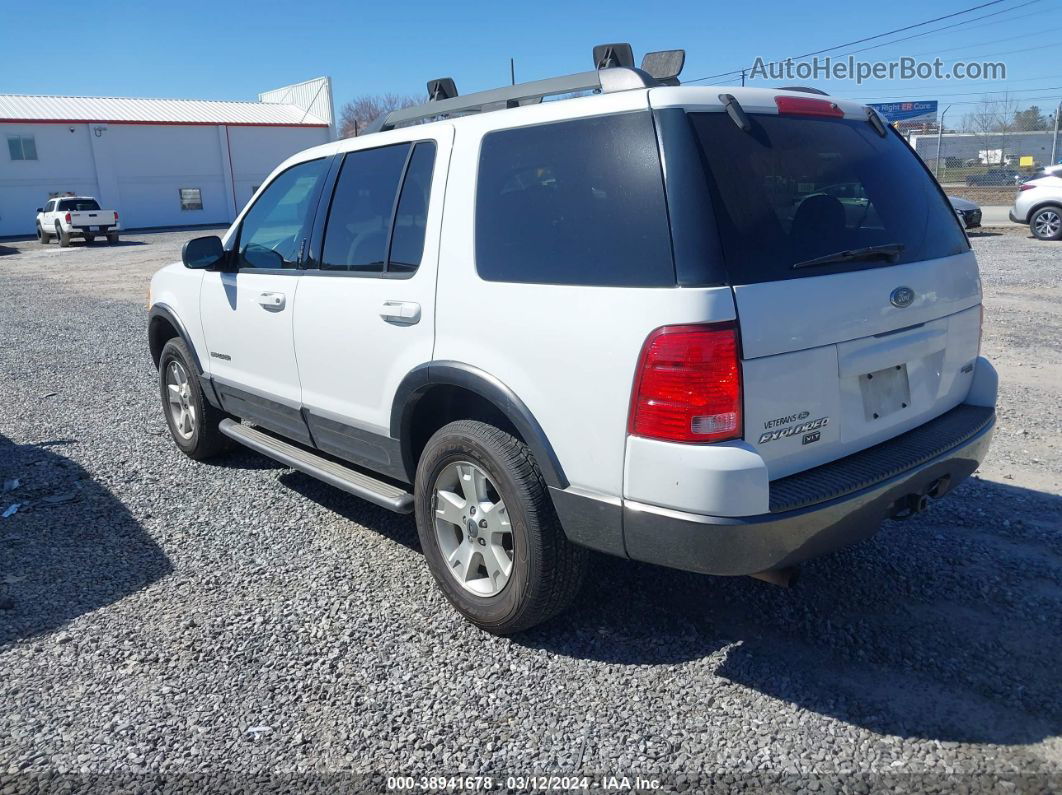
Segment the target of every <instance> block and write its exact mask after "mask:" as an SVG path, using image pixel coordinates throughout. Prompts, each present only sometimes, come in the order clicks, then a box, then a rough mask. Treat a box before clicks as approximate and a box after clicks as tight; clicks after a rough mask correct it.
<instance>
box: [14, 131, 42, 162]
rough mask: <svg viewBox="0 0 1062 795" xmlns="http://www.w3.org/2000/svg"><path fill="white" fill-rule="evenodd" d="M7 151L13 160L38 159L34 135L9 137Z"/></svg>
mask: <svg viewBox="0 0 1062 795" xmlns="http://www.w3.org/2000/svg"><path fill="white" fill-rule="evenodd" d="M7 149H8V152H9V153H10V155H11V159H12V160H36V159H37V142H36V141H35V140H34V138H33V136H32V135H9V136H8V137H7Z"/></svg>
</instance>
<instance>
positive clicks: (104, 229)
mask: <svg viewBox="0 0 1062 795" xmlns="http://www.w3.org/2000/svg"><path fill="white" fill-rule="evenodd" d="M97 230H98V231H97ZM117 231H118V225H117V224H85V225H84V226H72V227H70V234H72V235H84V234H86V233H87V234H90V235H106V234H110V233H113V232H117Z"/></svg>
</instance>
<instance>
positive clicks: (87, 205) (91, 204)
mask: <svg viewBox="0 0 1062 795" xmlns="http://www.w3.org/2000/svg"><path fill="white" fill-rule="evenodd" d="M59 209H60V210H61V211H63V212H67V213H69V212H91V211H92V210H98V209H100V205H99V203H98V202H97V201H96V200H95V199H60V201H59Z"/></svg>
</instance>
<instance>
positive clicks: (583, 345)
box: [435, 92, 734, 496]
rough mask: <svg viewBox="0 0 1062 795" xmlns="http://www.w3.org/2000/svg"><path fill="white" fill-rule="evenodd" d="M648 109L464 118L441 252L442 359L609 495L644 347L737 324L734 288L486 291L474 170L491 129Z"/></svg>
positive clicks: (636, 105)
mask: <svg viewBox="0 0 1062 795" xmlns="http://www.w3.org/2000/svg"><path fill="white" fill-rule="evenodd" d="M591 103H593V104H591ZM588 108H593V112H588V111H587V109H588ZM645 108H647V102H646V94H645V92H625V93H622V94H615V95H608V96H606V97H589V98H586V99H574V100H569V101H566V102H558V103H543V104H542V105H539V106H535V107H531V108H519V109H514V110H511V111H507V112H506V113H504V114H484V115H483V116H482V117H477V118H475V119H468V120H463V123H461V124H460V125H456V128H457V129H456V132H455V140H454V148H453V154H452V160H451V168H450V178H449V185H448V191H447V198H446V220H445V223H444V229H443V234H442V241H441V251H440V265H439V282H438V293H437V306H436V346H435V358H436V359H439V360H456V361H460V362H465V363H467V364H470V365H474V366H476V367H478V368H480V369H482V370H485V371H486V372H488V373H490V374H491V375H493V376H495V377H496V378H498V379H499V380H500V381H502V382H503V383H504V384H506V385H507V386H508V387H509V388H510V389H512V390H513V391H514V392H515V393H516V394H517V395H518V396H519V397H520V398H521V399H522V400H523V401H524V403H525V404H526V405H527V407H528V409H529V410H530V411H531V413H532V414H533V415H534V416H535V418H536V419H537V420H538V422H539V424H540V425H541V426H542V428H543V430H544V431H545V433H546V436H547V437H548V439H549V441H550V444H551V445H552V446H553V449H554V452H555V453H556V455H557V458H558V460H559V461H560V464H561V466H562V468H563V469H564V473H565V475H566V476H567V478H568V480H569V481H570V482H571V484H572V485H573V486H577V487H580V488H582V489H587V490H590V491H593V492H598V493H603V494H607V495H612V496H620V495H621V493H622V488H623V464H624V450H625V445H626V441H627V413H628V408H629V405H630V395H631V386H632V383H633V379H634V371H635V366H636V364H637V360H638V356H639V354H640V352H641V348H642V344H643V342H644V341H645V338H646V337H647V336H648V335H649V333H650V332H651V331H652V330H653V329H655V328H658V327H660V326H663V325H668V324H673V323H695V322H706V321H723V320H730V319H733V318H734V305H733V297H732V294H731V292H730V289H729V288H725V287H723V288H696V289H677V288H652V289H640V288H615V287H584V286H567V285H543V284H512V283H505V282H489V281H484V280H483V279H481V278H480V277H479V275H478V274H477V272H476V267H475V261H474V252H475V229H474V224H475V203H476V171H477V167H478V160H479V149H480V141H481V139H482V136H483V135H484V134H485V133H486V132H489V131H490V130H492V129H495V128H499V127H501V126H504V127H506V128H508V127H513V126H521V125H522V124H532V123H536V124H537V123H542V122H546V121H553V120H560V119H566V118H575V117H579V116H588V115H596V114H598V113H613V112H622V111H629V110H640V109H645Z"/></svg>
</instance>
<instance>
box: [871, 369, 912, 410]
mask: <svg viewBox="0 0 1062 795" xmlns="http://www.w3.org/2000/svg"><path fill="white" fill-rule="evenodd" d="M859 390H860V392H861V393H862V395H863V413H864V415H865V417H866V420H867V422H874V421H875V420H880V419H883V418H884V417H888V416H889V415H890V414H895V413H896V412H897V411H902V410H903V409H905V408H907V407H908V406H910V405H911V385H910V382H909V381H908V380H907V365H906V364H897V365H894V366H892V367H886V368H885V369H883V370H875V371H874V372H873V373H864V374H863V375H861V376H859Z"/></svg>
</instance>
